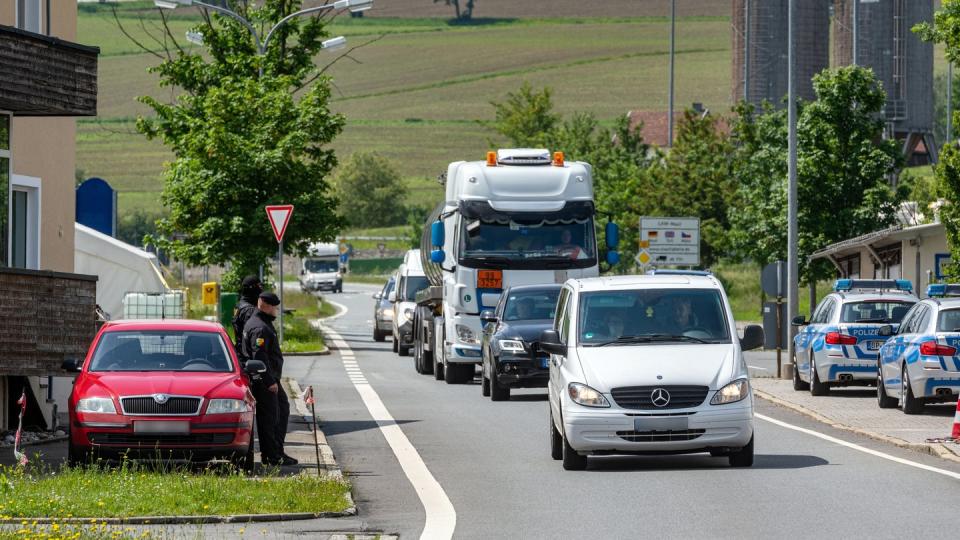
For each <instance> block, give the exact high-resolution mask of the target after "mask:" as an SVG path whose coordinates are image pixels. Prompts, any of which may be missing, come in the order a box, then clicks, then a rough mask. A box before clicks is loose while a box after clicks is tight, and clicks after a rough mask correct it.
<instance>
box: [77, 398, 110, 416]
mask: <svg viewBox="0 0 960 540" xmlns="http://www.w3.org/2000/svg"><path fill="white" fill-rule="evenodd" d="M77 412H84V413H101V414H117V408H116V407H114V406H113V400H112V399H110V398H104V397H92V398H84V399H81V400H80V401H78V402H77Z"/></svg>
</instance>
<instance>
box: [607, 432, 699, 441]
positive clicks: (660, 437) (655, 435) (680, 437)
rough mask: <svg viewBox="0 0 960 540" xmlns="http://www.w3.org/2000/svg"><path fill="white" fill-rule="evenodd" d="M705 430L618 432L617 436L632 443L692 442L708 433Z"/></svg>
mask: <svg viewBox="0 0 960 540" xmlns="http://www.w3.org/2000/svg"><path fill="white" fill-rule="evenodd" d="M706 432H707V430H705V429H684V430H678V431H618V432H617V436H618V437H620V438H621V439H623V440H625V441H630V442H671V441H692V440H694V439H696V438H697V437H699V436H701V435H703V434H704V433H706Z"/></svg>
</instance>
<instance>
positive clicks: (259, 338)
mask: <svg viewBox="0 0 960 540" xmlns="http://www.w3.org/2000/svg"><path fill="white" fill-rule="evenodd" d="M257 347H263V338H262V337H258V338H257Z"/></svg>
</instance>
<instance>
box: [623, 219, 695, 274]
mask: <svg viewBox="0 0 960 540" xmlns="http://www.w3.org/2000/svg"><path fill="white" fill-rule="evenodd" d="M640 241H641V242H647V244H648V246H647V247H646V249H645V250H644V249H643V246H641V253H640V254H639V255H642V254H643V253H644V252H645V253H646V254H647V256H648V257H649V258H650V261H649V264H651V265H653V266H700V218H696V217H641V218H640ZM639 255H638V256H639ZM638 262H640V261H638ZM641 264H643V263H641Z"/></svg>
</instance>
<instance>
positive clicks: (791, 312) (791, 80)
mask: <svg viewBox="0 0 960 540" xmlns="http://www.w3.org/2000/svg"><path fill="white" fill-rule="evenodd" d="M795 4H796V1H795V0H789V2H788V4H787V5H788V9H789V15H788V17H787V19H788V21H789V22H788V23H787V25H788V28H789V29H788V30H787V40H788V41H789V46H788V49H787V50H788V53H787V64H788V66H787V70H788V73H789V75H788V77H787V87H788V98H787V99H788V104H787V110H788V114H787V116H788V122H789V123H790V134H789V137H788V141H787V146H788V153H789V160H788V162H787V321H793V318H794V317H795V316H796V315H797V313H798V312H799V311H800V310H799V306H798V305H797V304H798V302H797V300H798V296H799V294H798V293H799V291H797V281H798V280H797V277H798V272H797V270H798V266H799V265H798V264H797V236H798V232H797V88H796V87H797V81H796V46H795V43H794V25H795V24H796V15H795V13H794V12H795V10H796V5H795ZM788 328H789V329H790V332H789V333H788V334H787V338H788V340H787V349H788V351H789V353H788V357H789V358H793V357H794V347H793V325H792V324H791V325H789V326H788ZM777 376H778V377H779V376H781V374H780V373H777Z"/></svg>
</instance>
